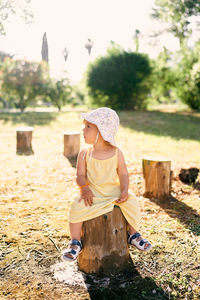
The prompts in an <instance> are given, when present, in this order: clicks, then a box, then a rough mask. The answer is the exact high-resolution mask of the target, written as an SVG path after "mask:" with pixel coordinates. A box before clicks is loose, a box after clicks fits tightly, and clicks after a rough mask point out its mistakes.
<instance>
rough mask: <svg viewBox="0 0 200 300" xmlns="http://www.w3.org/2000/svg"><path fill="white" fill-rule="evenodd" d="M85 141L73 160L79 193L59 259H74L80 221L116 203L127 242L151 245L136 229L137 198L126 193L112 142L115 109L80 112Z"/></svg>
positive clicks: (120, 162)
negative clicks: (65, 245)
mask: <svg viewBox="0 0 200 300" xmlns="http://www.w3.org/2000/svg"><path fill="white" fill-rule="evenodd" d="M81 117H82V118H83V119H84V124H85V128H84V130H83V135H84V139H85V142H86V143H87V144H91V145H93V147H91V148H89V149H88V150H82V151H80V153H79V156H78V160H77V177H76V182H77V185H78V186H79V188H80V197H78V198H76V199H75V200H74V201H73V202H72V205H71V208H70V211H69V227H70V235H71V241H70V243H69V245H68V248H67V249H66V250H64V252H63V259H64V260H67V261H74V260H76V259H77V257H78V255H79V253H80V251H81V250H82V243H81V228H82V224H83V222H84V221H86V220H89V219H92V218H95V217H98V216H100V215H102V214H105V213H108V212H110V211H112V210H113V207H114V205H115V204H117V205H118V206H119V207H120V209H121V211H122V213H123V215H124V217H125V218H126V220H127V223H128V228H129V232H128V243H129V244H131V245H134V246H136V247H137V248H138V249H139V250H142V251H147V250H150V249H151V244H150V243H149V242H148V241H147V240H145V239H143V238H142V237H141V235H140V233H139V232H138V226H139V221H140V210H139V206H138V201H137V198H136V197H135V196H134V195H132V194H130V193H128V185H129V177H128V172H127V168H126V164H125V161H124V157H123V154H122V152H121V151H120V150H119V149H118V148H117V147H116V146H115V140H114V136H115V134H116V133H117V130H118V126H119V118H118V115H117V114H116V112H115V111H114V110H112V109H110V108H107V107H102V108H98V109H96V110H94V111H92V112H89V113H84V114H81Z"/></svg>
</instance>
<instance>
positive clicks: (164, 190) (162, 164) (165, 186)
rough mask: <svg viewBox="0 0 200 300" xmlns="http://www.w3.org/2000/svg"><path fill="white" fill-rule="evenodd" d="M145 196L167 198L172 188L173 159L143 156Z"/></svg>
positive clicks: (159, 198)
mask: <svg viewBox="0 0 200 300" xmlns="http://www.w3.org/2000/svg"><path fill="white" fill-rule="evenodd" d="M142 168H143V176H144V181H145V193H144V195H145V197H147V198H156V199H158V200H167V199H169V196H170V190H171V161H170V159H168V158H163V157H148V156H147V157H143V159H142Z"/></svg>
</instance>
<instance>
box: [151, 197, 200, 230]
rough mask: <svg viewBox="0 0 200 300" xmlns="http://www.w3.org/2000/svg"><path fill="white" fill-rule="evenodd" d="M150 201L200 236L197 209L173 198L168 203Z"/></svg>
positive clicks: (199, 220) (199, 218)
mask: <svg viewBox="0 0 200 300" xmlns="http://www.w3.org/2000/svg"><path fill="white" fill-rule="evenodd" d="M150 200H151V201H153V202H154V203H156V204H157V205H159V206H160V207H161V208H162V209H163V210H165V212H166V213H167V214H168V215H169V216H170V217H171V218H176V219H178V220H179V221H180V222H181V223H182V224H183V225H185V226H186V227H187V228H188V229H189V230H190V231H191V232H192V233H193V234H195V235H200V215H199V214H198V212H197V211H196V210H195V209H193V208H192V207H190V206H188V205H187V204H185V203H183V202H181V201H179V200H177V199H176V198H174V197H172V196H170V198H169V200H167V201H166V202H161V201H159V200H158V199H154V198H152V199H150Z"/></svg>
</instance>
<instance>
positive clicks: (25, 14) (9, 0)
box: [0, 0, 33, 35]
mask: <svg viewBox="0 0 200 300" xmlns="http://www.w3.org/2000/svg"><path fill="white" fill-rule="evenodd" d="M30 2H31V1H30V0H20V1H19V0H0V35H5V34H6V29H5V26H6V22H7V20H8V19H10V18H11V17H12V16H13V15H19V16H20V17H21V18H23V19H24V21H25V23H29V22H30V21H31V20H32V18H33V14H32V11H31V7H30Z"/></svg>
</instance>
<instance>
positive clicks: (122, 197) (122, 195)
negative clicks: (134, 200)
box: [115, 192, 128, 203]
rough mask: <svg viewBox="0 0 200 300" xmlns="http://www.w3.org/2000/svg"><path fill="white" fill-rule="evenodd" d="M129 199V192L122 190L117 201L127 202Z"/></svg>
mask: <svg viewBox="0 0 200 300" xmlns="http://www.w3.org/2000/svg"><path fill="white" fill-rule="evenodd" d="M127 199H128V193H127V192H121V195H120V198H119V199H118V200H117V201H115V202H117V203H122V202H125V201H126V200H127Z"/></svg>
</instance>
